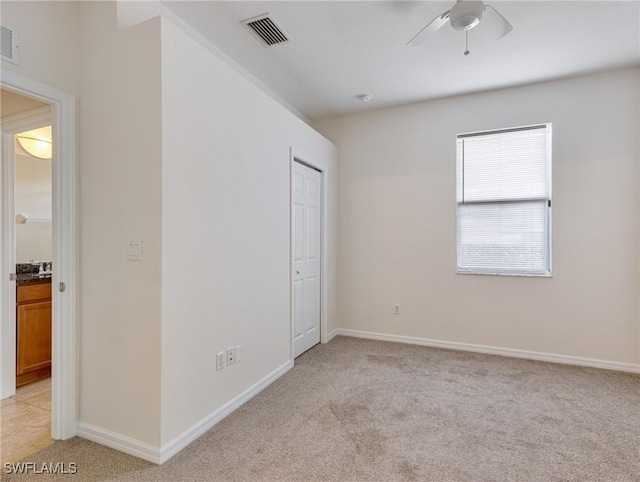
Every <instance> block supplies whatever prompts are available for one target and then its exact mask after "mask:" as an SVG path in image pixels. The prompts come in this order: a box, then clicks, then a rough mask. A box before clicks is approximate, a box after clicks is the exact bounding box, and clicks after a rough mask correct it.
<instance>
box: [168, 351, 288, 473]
mask: <svg viewBox="0 0 640 482" xmlns="http://www.w3.org/2000/svg"><path fill="white" fill-rule="evenodd" d="M292 367H293V362H292V361H287V362H286V363H284V364H283V365H282V366H280V367H279V368H277V369H275V370H274V371H272V372H271V373H269V374H268V375H267V376H265V377H264V378H262V379H261V380H259V381H258V382H256V383H255V384H253V385H252V386H250V387H249V388H247V389H246V390H245V391H244V392H242V393H241V394H240V395H238V396H236V397H235V398H232V399H231V400H229V401H228V402H227V403H225V404H224V405H223V406H221V407H220V408H218V409H217V410H215V411H213V412H212V413H210V414H209V415H207V416H206V417H205V418H203V419H202V420H200V421H199V422H197V423H196V424H195V425H193V426H192V427H191V428H188V429H187V430H185V431H184V432H182V433H181V434H180V435H178V436H177V437H175V438H174V439H173V440H172V441H171V442H169V443H167V444H166V445H163V446H162V450H161V452H160V457H159V460H160V461H159V462H156V463H160V464H163V463H165V462H166V461H167V460H169V459H170V458H171V457H173V456H174V455H175V454H177V453H178V452H180V451H181V450H182V449H183V448H185V447H186V446H187V445H189V444H190V443H191V442H193V441H194V440H195V439H197V438H198V437H200V436H201V435H202V434H203V433H205V432H206V431H207V430H209V429H210V428H211V427H213V426H214V425H215V424H217V423H218V422H220V421H221V420H222V419H223V418H225V417H226V416H227V415H229V414H230V413H231V412H233V411H234V410H236V409H237V408H239V407H240V406H242V405H243V404H244V403H246V402H247V401H249V400H250V399H251V398H253V397H255V396H256V395H257V394H258V393H260V392H261V391H262V390H264V389H265V388H267V387H268V386H269V385H271V384H272V383H273V382H275V381H276V380H277V379H278V378H280V377H281V376H282V375H284V374H285V373H287V372H288V371H289V370H290V369H291V368H292Z"/></svg>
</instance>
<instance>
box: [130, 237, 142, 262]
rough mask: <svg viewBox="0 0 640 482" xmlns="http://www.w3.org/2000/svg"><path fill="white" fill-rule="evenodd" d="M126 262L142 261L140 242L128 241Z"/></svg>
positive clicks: (135, 240) (138, 240)
mask: <svg viewBox="0 0 640 482" xmlns="http://www.w3.org/2000/svg"><path fill="white" fill-rule="evenodd" d="M127 261H142V240H141V239H130V240H129V244H127Z"/></svg>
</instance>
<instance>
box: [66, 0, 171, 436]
mask: <svg viewBox="0 0 640 482" xmlns="http://www.w3.org/2000/svg"><path fill="white" fill-rule="evenodd" d="M81 13H82V16H81V51H80V59H81V83H82V95H81V99H80V121H79V126H80V129H79V130H80V132H79V134H80V156H79V159H80V163H79V164H80V169H79V170H80V172H79V202H78V205H79V208H80V219H79V226H80V253H81V260H80V261H81V262H80V265H81V269H80V280H81V286H80V319H81V326H80V341H79V345H80V365H81V366H80V414H79V416H80V422H81V423H83V424H89V425H92V426H95V427H98V428H100V429H102V430H109V431H112V432H115V433H116V434H119V435H124V436H127V437H131V438H132V439H135V440H137V441H138V442H143V443H147V444H150V445H152V446H158V445H159V443H160V295H161V292H160V287H161V273H162V267H161V257H160V254H161V245H162V239H161V234H162V233H161V210H162V194H161V167H162V166H161V157H162V152H161V148H162V141H161V135H162V132H161V128H162V124H161V123H162V117H161V115H162V114H161V109H162V106H161V78H160V75H161V68H160V21H159V19H155V20H150V21H148V22H146V23H143V24H140V25H137V26H135V27H131V28H129V29H124V30H118V29H117V27H116V25H117V24H116V5H115V3H114V2H83V3H82V8H81ZM129 239H140V240H142V241H143V261H142V262H131V261H127V260H126V254H127V243H128V240H129Z"/></svg>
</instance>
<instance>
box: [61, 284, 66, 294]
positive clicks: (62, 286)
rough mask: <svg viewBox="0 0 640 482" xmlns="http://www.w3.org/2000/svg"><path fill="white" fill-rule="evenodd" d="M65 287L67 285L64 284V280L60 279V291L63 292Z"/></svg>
mask: <svg viewBox="0 0 640 482" xmlns="http://www.w3.org/2000/svg"><path fill="white" fill-rule="evenodd" d="M66 289H67V285H66V284H64V281H60V293H64V290H66Z"/></svg>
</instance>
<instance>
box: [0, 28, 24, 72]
mask: <svg viewBox="0 0 640 482" xmlns="http://www.w3.org/2000/svg"><path fill="white" fill-rule="evenodd" d="M0 29H1V30H2V31H1V32H0V34H1V37H2V42H1V44H0V47H1V50H2V60H6V61H7V62H11V63H12V64H16V65H20V56H19V55H18V32H16V31H15V30H14V29H12V28H9V27H6V26H5V25H2V26H0Z"/></svg>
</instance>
